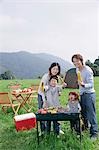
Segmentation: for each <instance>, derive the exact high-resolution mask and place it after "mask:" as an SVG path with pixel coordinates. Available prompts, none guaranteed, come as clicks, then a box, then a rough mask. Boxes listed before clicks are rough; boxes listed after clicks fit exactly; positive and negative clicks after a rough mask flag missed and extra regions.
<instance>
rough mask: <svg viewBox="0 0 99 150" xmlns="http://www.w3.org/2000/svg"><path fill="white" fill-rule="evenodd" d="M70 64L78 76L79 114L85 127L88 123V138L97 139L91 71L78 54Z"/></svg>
mask: <svg viewBox="0 0 99 150" xmlns="http://www.w3.org/2000/svg"><path fill="white" fill-rule="evenodd" d="M72 62H73V64H74V65H75V67H76V72H77V74H78V84H79V90H80V102H81V109H82V110H81V113H82V117H83V118H84V123H85V125H86V126H87V124H88V121H89V123H90V138H91V139H94V140H95V139H97V136H98V125H97V119H96V108H95V101H96V97H95V89H94V80H93V71H92V69H91V68H90V67H89V66H86V65H84V63H83V57H82V56H81V55H80V54H75V55H73V56H72Z"/></svg>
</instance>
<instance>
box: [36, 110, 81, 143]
mask: <svg viewBox="0 0 99 150" xmlns="http://www.w3.org/2000/svg"><path fill="white" fill-rule="evenodd" d="M36 120H37V141H38V144H39V131H38V122H39V121H78V123H79V133H80V142H81V126H80V113H68V112H66V113H55V114H51V113H47V114H40V113H36Z"/></svg>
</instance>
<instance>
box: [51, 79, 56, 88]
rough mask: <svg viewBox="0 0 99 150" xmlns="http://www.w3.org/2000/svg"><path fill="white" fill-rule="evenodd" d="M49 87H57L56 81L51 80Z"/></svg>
mask: <svg viewBox="0 0 99 150" xmlns="http://www.w3.org/2000/svg"><path fill="white" fill-rule="evenodd" d="M50 85H51V86H52V87H55V86H56V85H57V80H56V79H51V81H50Z"/></svg>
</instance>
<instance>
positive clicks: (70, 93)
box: [69, 92, 79, 100]
mask: <svg viewBox="0 0 99 150" xmlns="http://www.w3.org/2000/svg"><path fill="white" fill-rule="evenodd" d="M69 95H74V96H75V100H79V94H78V93H77V92H69Z"/></svg>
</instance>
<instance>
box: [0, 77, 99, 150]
mask: <svg viewBox="0 0 99 150" xmlns="http://www.w3.org/2000/svg"><path fill="white" fill-rule="evenodd" d="M15 82H18V83H21V84H22V88H24V87H29V86H31V84H38V83H39V80H18V81H16V80H11V81H5V80H0V91H2V92H3V91H8V84H9V83H10V84H11V83H15ZM95 90H96V108H97V119H98V124H99V77H96V78H95ZM70 91H75V89H64V90H63V91H62V95H61V97H60V100H61V105H62V106H65V105H66V102H67V97H68V93H69V92H70ZM76 91H78V90H76ZM32 104H33V109H32V111H33V112H36V111H37V100H36V99H35V100H33V102H32ZM22 113H26V112H25V111H24V110H23V109H21V110H20V111H19V114H22ZM13 116H14V115H13V112H12V110H11V109H9V110H8V113H7V114H5V113H3V112H2V110H1V107H0V150H19V149H20V150H52V149H53V150H93V149H95V150H99V139H98V140H97V141H95V142H92V141H91V140H90V138H89V133H88V132H86V133H83V138H82V142H81V143H80V142H79V139H77V137H76V135H75V133H73V134H72V133H71V130H70V128H69V122H62V123H61V126H62V130H64V132H65V135H63V136H61V137H60V138H59V139H57V138H56V137H55V136H54V134H53V133H51V136H47V135H46V136H45V137H44V139H43V140H42V139H40V145H39V146H38V145H37V137H36V129H32V130H29V131H22V132H17V131H16V129H15V125H14V120H13Z"/></svg>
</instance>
